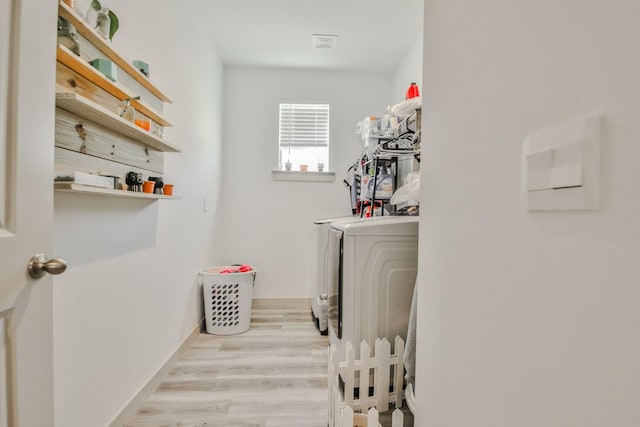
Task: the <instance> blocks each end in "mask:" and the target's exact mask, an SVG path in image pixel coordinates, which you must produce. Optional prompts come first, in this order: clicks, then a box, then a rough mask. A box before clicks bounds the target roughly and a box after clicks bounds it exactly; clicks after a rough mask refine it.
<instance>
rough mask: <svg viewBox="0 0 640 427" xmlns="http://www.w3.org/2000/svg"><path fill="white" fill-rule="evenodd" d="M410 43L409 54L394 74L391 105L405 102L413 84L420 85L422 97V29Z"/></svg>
mask: <svg viewBox="0 0 640 427" xmlns="http://www.w3.org/2000/svg"><path fill="white" fill-rule="evenodd" d="M420 13H422V8H420ZM408 43H409V49H408V50H407V53H406V54H405V56H404V58H403V59H402V61H400V63H399V64H398V65H397V66H396V69H395V71H394V72H393V76H392V82H391V99H390V100H389V104H397V103H398V102H400V101H404V98H405V96H406V94H407V89H409V85H410V84H411V82H416V83H417V84H418V89H419V90H420V95H422V44H423V43H422V29H420V36H419V37H418V38H417V39H416V40H414V41H413V42H410V41H408Z"/></svg>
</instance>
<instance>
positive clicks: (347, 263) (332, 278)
mask: <svg viewBox="0 0 640 427" xmlns="http://www.w3.org/2000/svg"><path fill="white" fill-rule="evenodd" d="M418 221H419V218H418V217H417V216H387V217H384V216H383V217H373V218H358V219H353V218H350V219H343V220H335V221H333V222H332V223H331V229H330V231H329V283H328V292H329V295H328V314H329V341H330V343H331V344H335V345H336V346H337V349H338V353H339V354H338V356H339V357H340V358H341V359H342V358H343V357H344V346H345V343H346V342H347V341H351V342H352V343H353V345H354V348H355V349H356V351H358V350H359V348H360V345H359V344H360V342H361V341H362V340H366V341H367V342H368V343H369V344H370V345H371V346H373V343H374V342H375V339H376V338H383V337H386V338H387V339H388V340H389V341H390V342H391V345H392V346H393V340H394V338H395V336H396V335H399V336H401V337H402V338H403V339H405V338H406V335H407V326H408V323H409V312H410V309H411V299H412V296H413V289H414V287H415V280H416V274H417V271H418ZM358 356H359V355H356V357H358Z"/></svg>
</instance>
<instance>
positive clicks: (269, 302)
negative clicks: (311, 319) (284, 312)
mask: <svg viewBox="0 0 640 427" xmlns="http://www.w3.org/2000/svg"><path fill="white" fill-rule="evenodd" d="M251 308H257V309H287V308H293V309H311V298H254V299H253V300H252V301H251Z"/></svg>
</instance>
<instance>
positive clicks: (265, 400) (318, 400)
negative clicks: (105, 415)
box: [125, 308, 328, 427]
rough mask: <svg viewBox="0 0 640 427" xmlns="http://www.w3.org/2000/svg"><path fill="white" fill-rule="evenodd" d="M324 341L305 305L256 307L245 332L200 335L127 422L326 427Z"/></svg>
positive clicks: (135, 426)
mask: <svg viewBox="0 0 640 427" xmlns="http://www.w3.org/2000/svg"><path fill="white" fill-rule="evenodd" d="M327 345H328V343H327V338H326V337H324V336H321V335H320V334H319V333H318V332H317V330H316V329H315V327H314V324H313V322H312V321H311V315H310V312H309V308H299V309H282V308H280V309H254V310H252V319H251V328H250V329H249V330H248V331H247V332H245V333H243V334H239V335H232V336H218V335H209V334H206V333H203V334H200V335H199V336H198V337H197V338H196V339H195V340H194V342H193V343H192V344H191V345H190V347H189V348H188V349H187V350H186V351H185V352H184V353H183V354H182V356H181V357H180V359H179V361H178V362H177V363H176V365H175V366H174V367H173V369H172V370H171V371H170V372H169V374H168V375H167V376H166V377H165V378H164V379H163V381H162V383H161V384H160V385H159V386H158V388H157V389H156V390H155V391H154V392H153V394H152V395H151V396H150V398H149V399H148V400H147V402H146V403H145V404H144V405H143V406H142V407H141V408H140V410H139V411H138V412H137V413H136V415H135V416H134V417H133V418H132V419H131V420H130V421H129V422H127V423H126V424H125V425H126V426H127V427H159V426H198V427H200V426H208V427H209V426H215V427H223V426H224V427H289V426H291V427H293V426H296V427H326V426H327Z"/></svg>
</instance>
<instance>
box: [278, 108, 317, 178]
mask: <svg viewBox="0 0 640 427" xmlns="http://www.w3.org/2000/svg"><path fill="white" fill-rule="evenodd" d="M287 162H289V163H291V170H292V171H297V170H301V168H300V165H307V167H308V170H310V171H317V170H318V164H319V163H322V164H324V171H327V170H329V104H280V132H279V163H280V170H286V163H287Z"/></svg>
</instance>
